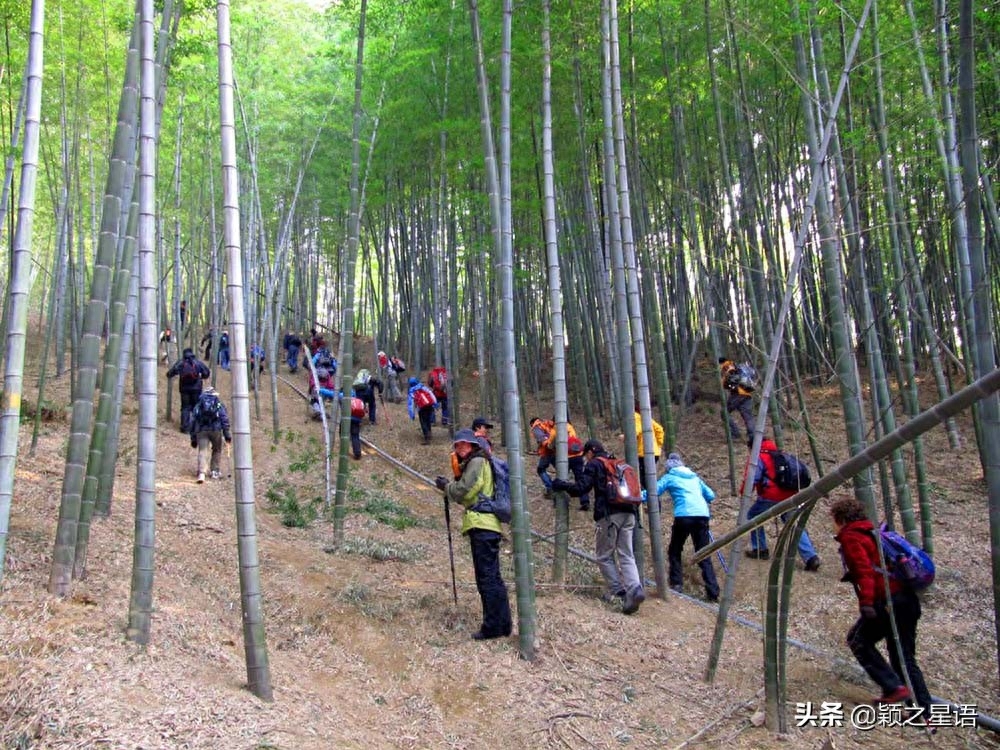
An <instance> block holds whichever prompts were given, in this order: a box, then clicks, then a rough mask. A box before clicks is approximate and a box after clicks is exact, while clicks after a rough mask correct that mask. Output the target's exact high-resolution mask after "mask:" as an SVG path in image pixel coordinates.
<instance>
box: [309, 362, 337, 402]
mask: <svg viewBox="0 0 1000 750" xmlns="http://www.w3.org/2000/svg"><path fill="white" fill-rule="evenodd" d="M319 389H326V390H329V391H331V392H332V391H333V374H332V373H331V372H330V371H329V370H327V369H326V368H325V367H317V368H316V377H315V379H314V378H313V374H312V371H310V372H309V395H311V396H315V395H316V393H317V391H318V390H319ZM326 398H327V400H329V399H331V398H332V396H327V397H326Z"/></svg>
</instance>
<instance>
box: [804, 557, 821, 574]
mask: <svg viewBox="0 0 1000 750" xmlns="http://www.w3.org/2000/svg"><path fill="white" fill-rule="evenodd" d="M806 570H808V571H809V572H810V573H815V572H816V571H817V570H819V556H818V555H813V556H812V557H810V558H809V559H808V560H806Z"/></svg>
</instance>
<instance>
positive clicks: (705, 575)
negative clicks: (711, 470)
mask: <svg viewBox="0 0 1000 750" xmlns="http://www.w3.org/2000/svg"><path fill="white" fill-rule="evenodd" d="M666 467H667V473H666V474H664V475H663V476H662V477H660V478H659V480H658V481H657V482H656V494H657V496H659V495H662V494H663V493H664V492H669V493H670V497H671V499H672V500H673V502H674V523H673V526H672V527H671V528H670V544H669V545H668V546H667V560H668V561H669V563H670V575H669V579H670V588H672V589H673V590H674V591H683V590H684V571H683V568H682V567H681V552H682V551H683V549H684V542H686V541H687V538H688V537H691V540H692V541H693V542H694V549H695V551H696V552H697V551H698V550H700V549H701V548H702V547H704V546H705V545H707V544H708V543H709V542H710V541H711V536H710V534H709V530H708V520H709V517H710V516H711V512H710V511H709V509H708V504H709V503H710V502H712V501H713V500H714V499H715V492H713V491H712V488H711V487H709V486H708V485H707V484H705V482H704V481H703V480H702V478H701V477H699V476H698V475H697V474H696V473H695V472H694V471H693V470H692V469H690V468H688V467H687V466H685V465H684V461H683V460H682V459H681V457H680V454H678V453H671V454H670V455H669V456H667V463H666ZM698 566H699V567H700V568H701V578H702V580H703V581H704V582H705V598H706V599H708V601H710V602H717V601H719V583H718V581H716V579H715V568H713V567H712V560H711V558H705V559H704V560H702V561H701V562H700V563H698Z"/></svg>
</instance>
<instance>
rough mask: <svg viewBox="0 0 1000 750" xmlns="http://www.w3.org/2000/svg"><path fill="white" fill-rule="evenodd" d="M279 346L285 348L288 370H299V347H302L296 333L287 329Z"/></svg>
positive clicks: (292, 371) (293, 371)
mask: <svg viewBox="0 0 1000 750" xmlns="http://www.w3.org/2000/svg"><path fill="white" fill-rule="evenodd" d="M281 348H282V349H284V350H285V362H286V363H287V364H288V371H289V372H291V373H295V372H298V370H299V349H301V348H302V339H300V338H299V336H298V334H296V333H292V332H291V331H289V332H288V333H286V334H285V338H284V340H283V341H282V342H281Z"/></svg>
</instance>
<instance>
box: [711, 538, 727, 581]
mask: <svg viewBox="0 0 1000 750" xmlns="http://www.w3.org/2000/svg"><path fill="white" fill-rule="evenodd" d="M708 541H710V542H712V543H713V544H714V543H715V535H714V534H713V533H712V530H711V529H709V530H708ZM715 553H716V554H717V555H718V556H719V562H720V563H722V569H723V570H724V571H726V575H729V565H727V564H726V558H725V557H723V556H722V550H721V549H717V550H716V551H715Z"/></svg>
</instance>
